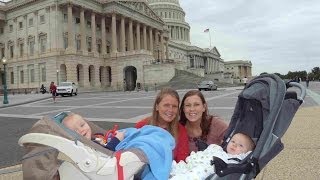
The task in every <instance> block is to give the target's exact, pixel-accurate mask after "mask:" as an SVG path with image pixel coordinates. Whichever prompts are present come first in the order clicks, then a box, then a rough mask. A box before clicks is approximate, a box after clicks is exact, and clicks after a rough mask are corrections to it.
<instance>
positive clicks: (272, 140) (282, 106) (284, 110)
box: [207, 74, 306, 180]
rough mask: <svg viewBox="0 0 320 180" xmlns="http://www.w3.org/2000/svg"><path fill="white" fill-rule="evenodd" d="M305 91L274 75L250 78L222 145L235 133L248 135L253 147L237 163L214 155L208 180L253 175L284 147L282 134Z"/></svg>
mask: <svg viewBox="0 0 320 180" xmlns="http://www.w3.org/2000/svg"><path fill="white" fill-rule="evenodd" d="M291 87H293V88H298V89H299V90H300V95H299V96H298V95H297V93H296V92H295V91H288V89H289V88H291ZM305 94H306V90H305V88H304V87H303V86H302V85H300V84H299V83H296V82H287V83H285V82H284V81H283V80H282V79H280V78H279V77H278V76H276V75H274V74H264V75H261V76H258V77H256V78H254V79H253V80H251V81H250V83H248V84H247V85H246V86H245V88H244V90H243V91H242V92H241V93H240V94H239V96H238V101H237V104H236V107H235V110H234V113H233V116H232V118H231V121H230V124H229V128H228V130H227V132H226V134H225V136H224V142H223V144H222V147H223V148H226V145H227V143H228V142H229V141H230V139H231V137H232V135H233V134H235V133H237V132H242V133H245V134H247V135H249V136H250V137H251V138H252V139H253V140H254V141H255V144H256V147H255V149H254V150H253V151H252V153H250V154H249V155H248V156H247V157H246V158H245V159H243V160H242V161H240V162H239V164H226V163H225V162H224V161H222V160H221V159H219V158H217V157H213V159H212V160H211V164H212V165H213V166H214V168H215V174H213V175H211V176H209V177H208V178H207V179H212V180H215V179H253V178H255V177H256V176H257V175H258V174H259V172H260V170H261V169H263V168H264V167H265V166H266V164H267V163H268V162H269V161H270V160H271V159H273V158H274V157H275V156H276V155H278V154H279V153H280V152H281V151H282V150H283V148H284V146H283V143H282V142H281V137H282V136H283V135H284V133H285V132H286V130H287V129H288V127H289V125H290V123H291V121H292V119H293V117H294V115H295V113H296V111H297V110H298V108H299V106H300V105H301V104H302V103H303V99H304V97H305Z"/></svg>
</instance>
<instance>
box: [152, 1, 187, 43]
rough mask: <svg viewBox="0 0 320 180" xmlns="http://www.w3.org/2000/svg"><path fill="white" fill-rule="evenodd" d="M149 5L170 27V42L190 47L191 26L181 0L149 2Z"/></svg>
mask: <svg viewBox="0 0 320 180" xmlns="http://www.w3.org/2000/svg"><path fill="white" fill-rule="evenodd" d="M147 3H148V4H149V6H150V7H151V8H152V9H153V11H154V12H155V13H157V15H158V16H160V17H161V18H162V19H163V21H164V22H165V23H166V25H167V26H168V29H169V38H170V41H173V42H175V43H179V44H185V45H190V26H189V24H188V23H187V22H186V21H185V15H186V14H185V12H184V10H183V9H182V8H181V7H180V3H179V0H147Z"/></svg>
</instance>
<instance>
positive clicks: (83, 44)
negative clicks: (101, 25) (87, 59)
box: [80, 8, 87, 53]
mask: <svg viewBox="0 0 320 180" xmlns="http://www.w3.org/2000/svg"><path fill="white" fill-rule="evenodd" d="M80 34H81V51H82V53H84V52H87V48H86V47H87V45H86V22H85V19H84V8H81V10H80Z"/></svg>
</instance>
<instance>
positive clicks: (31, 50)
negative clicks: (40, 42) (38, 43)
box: [29, 41, 34, 56]
mask: <svg viewBox="0 0 320 180" xmlns="http://www.w3.org/2000/svg"><path fill="white" fill-rule="evenodd" d="M29 54H30V56H33V54H34V41H30V42H29Z"/></svg>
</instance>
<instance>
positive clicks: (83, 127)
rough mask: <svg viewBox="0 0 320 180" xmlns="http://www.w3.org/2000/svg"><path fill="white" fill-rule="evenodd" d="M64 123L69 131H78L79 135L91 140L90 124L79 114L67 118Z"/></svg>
mask: <svg viewBox="0 0 320 180" xmlns="http://www.w3.org/2000/svg"><path fill="white" fill-rule="evenodd" d="M62 123H63V124H64V125H65V126H66V127H67V128H69V129H71V130H74V131H76V132H77V133H78V134H80V135H82V136H84V137H86V138H88V139H91V135H92V132H91V128H90V126H89V124H88V123H87V122H86V121H85V120H84V119H83V118H82V117H81V116H80V115H77V114H71V115H69V116H67V117H66V118H65V119H64V120H63V121H62Z"/></svg>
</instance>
